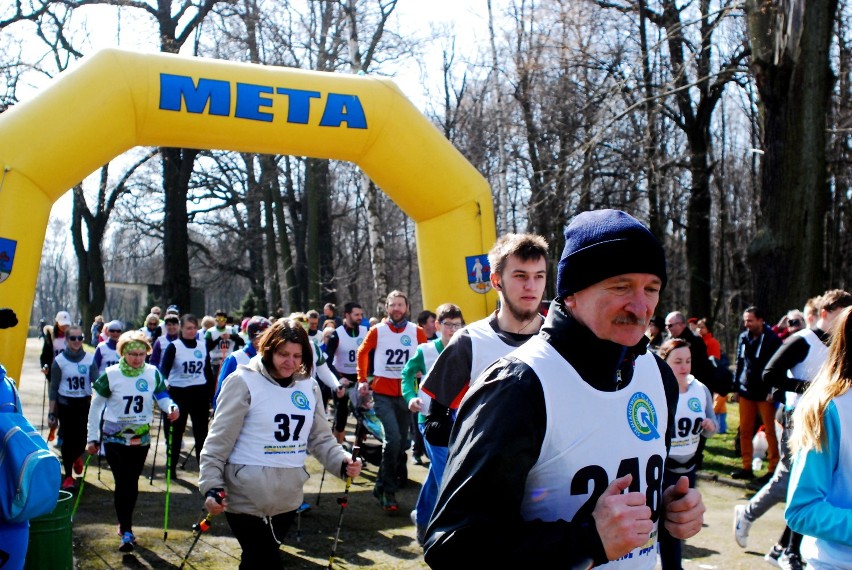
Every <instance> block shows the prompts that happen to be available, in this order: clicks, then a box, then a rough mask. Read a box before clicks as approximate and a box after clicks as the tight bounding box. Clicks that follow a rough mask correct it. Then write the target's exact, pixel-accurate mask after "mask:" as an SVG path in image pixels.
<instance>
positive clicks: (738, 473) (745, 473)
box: [731, 469, 754, 480]
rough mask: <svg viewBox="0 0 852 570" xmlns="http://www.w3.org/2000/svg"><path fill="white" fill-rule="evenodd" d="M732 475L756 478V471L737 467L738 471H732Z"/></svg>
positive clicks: (736, 477)
mask: <svg viewBox="0 0 852 570" xmlns="http://www.w3.org/2000/svg"><path fill="white" fill-rule="evenodd" d="M731 477H732V478H733V479H749V480H751V479H754V471H752V470H751V469H737V470H736V471H731Z"/></svg>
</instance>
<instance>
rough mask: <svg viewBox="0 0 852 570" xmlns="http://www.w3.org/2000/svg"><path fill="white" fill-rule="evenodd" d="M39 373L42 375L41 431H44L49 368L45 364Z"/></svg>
mask: <svg viewBox="0 0 852 570" xmlns="http://www.w3.org/2000/svg"><path fill="white" fill-rule="evenodd" d="M41 371H42V372H43V373H44V394H43V395H42V397H41V425H42V429H44V410H45V406H47V385H48V384H50V368H48V366H47V364H45V365H44V366H42V367H41Z"/></svg>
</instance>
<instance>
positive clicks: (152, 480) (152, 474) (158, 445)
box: [148, 412, 163, 485]
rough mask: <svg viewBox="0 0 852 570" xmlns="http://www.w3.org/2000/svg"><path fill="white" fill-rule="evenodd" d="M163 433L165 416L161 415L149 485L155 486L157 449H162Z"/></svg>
mask: <svg viewBox="0 0 852 570" xmlns="http://www.w3.org/2000/svg"><path fill="white" fill-rule="evenodd" d="M161 431H163V414H162V412H161V413H160V425H159V426H158V427H157V443H155V444H154V461H152V462H151V477H150V478H149V479H148V484H149V485H153V484H154V467H155V466H156V465H157V448H158V447H160V432H161Z"/></svg>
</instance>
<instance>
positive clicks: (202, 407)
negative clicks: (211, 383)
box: [163, 384, 210, 476]
mask: <svg viewBox="0 0 852 570" xmlns="http://www.w3.org/2000/svg"><path fill="white" fill-rule="evenodd" d="M169 396H171V398H172V400H173V401H174V403H175V404H177V406H178V408H180V417H179V418H178V419H177V420H175V421H174V422H170V421H169V420H168V418H165V417H164V419H163V421H164V423H165V427H166V433H168V432H169V426H172V446H171V449H169V458H170V459H171V470H172V475H173V476H174V474H175V470H176V469H177V465H178V462H179V461H180V443H181V441H183V432H184V431H185V430H186V420H187V419H188V418H190V417H191V418H192V435H193V436H194V437H195V459H196V460H199V459H200V457H201V449H202V448H203V447H204V440H205V439H207V424H208V422H209V421H210V392H209V390H208V389H207V385H206V384H199V385H198V386H187V387H186V388H179V387H177V386H172V387H170V388H169Z"/></svg>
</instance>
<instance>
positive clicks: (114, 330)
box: [109, 329, 121, 333]
mask: <svg viewBox="0 0 852 570" xmlns="http://www.w3.org/2000/svg"><path fill="white" fill-rule="evenodd" d="M109 332H111V333H120V332H121V329H109Z"/></svg>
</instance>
